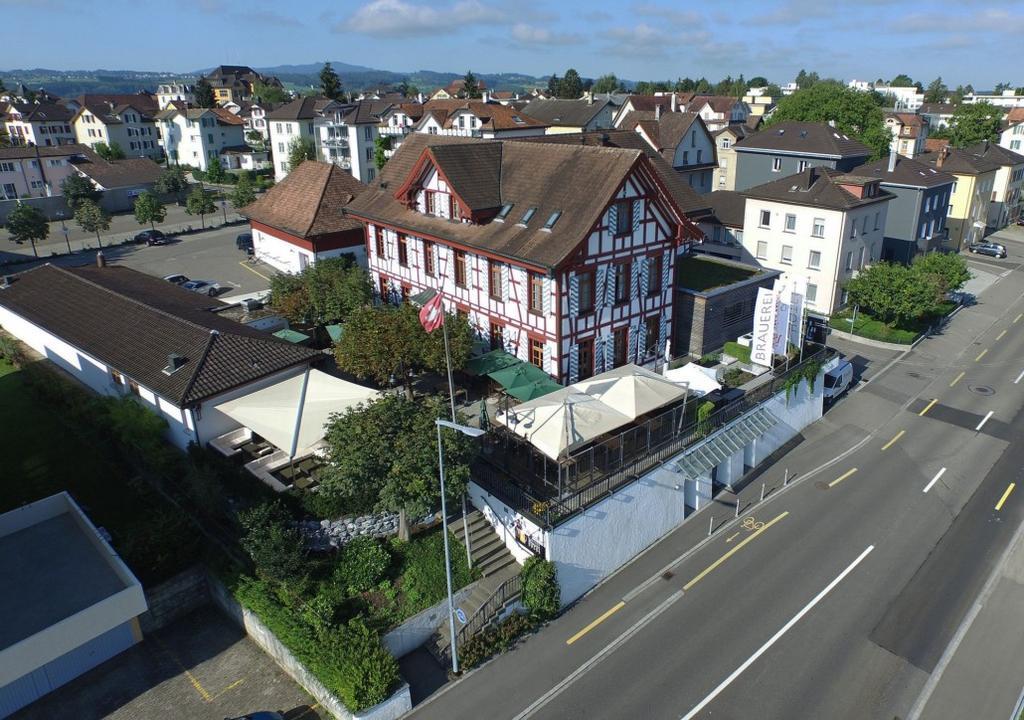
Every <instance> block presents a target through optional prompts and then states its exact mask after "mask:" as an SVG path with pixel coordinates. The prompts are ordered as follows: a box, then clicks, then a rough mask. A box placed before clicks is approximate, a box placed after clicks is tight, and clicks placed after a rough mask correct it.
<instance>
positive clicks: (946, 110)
mask: <svg viewBox="0 0 1024 720" xmlns="http://www.w3.org/2000/svg"><path fill="white" fill-rule="evenodd" d="M917 112H918V113H920V114H921V115H952V114H953V113H955V112H956V105H952V104H950V103H923V104H922V105H921V107H919V108H918V109H917Z"/></svg>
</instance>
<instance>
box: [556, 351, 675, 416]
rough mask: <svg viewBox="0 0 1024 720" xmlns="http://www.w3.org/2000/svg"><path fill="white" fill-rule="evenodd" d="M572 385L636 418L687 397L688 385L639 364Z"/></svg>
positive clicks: (616, 369)
mask: <svg viewBox="0 0 1024 720" xmlns="http://www.w3.org/2000/svg"><path fill="white" fill-rule="evenodd" d="M572 387H574V388H576V389H577V390H578V391H579V392H582V393H586V394H587V395H590V396H591V397H595V398H597V399H598V400H600V401H601V402H603V403H604V404H605V405H609V406H611V407H612V408H614V409H615V410H616V411H618V412H620V413H622V414H623V415H626V416H628V417H629V418H631V419H633V420H635V419H636V418H638V417H640V416H641V415H646V414H647V413H649V412H651V411H653V410H657V409H658V408H660V407H664V406H665V405H670V404H671V403H674V402H675V401H676V400H682V399H683V398H684V397H686V387H684V386H683V385H678V384H676V383H674V382H672V381H671V380H667V379H666V378H664V377H662V376H661V375H658V374H657V373H654V372H651V371H650V370H645V369H643V368H642V367H639V366H637V365H632V364H630V365H623V366H622V367H619V368H615V369H614V370H609V371H608V372H606V373H601V374H600V375H597V376H595V377H592V378H589V379H587V380H584V381H582V382H578V383H576V384H575V385H573V386H572Z"/></svg>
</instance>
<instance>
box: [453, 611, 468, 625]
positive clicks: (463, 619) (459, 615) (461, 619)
mask: <svg viewBox="0 0 1024 720" xmlns="http://www.w3.org/2000/svg"><path fill="white" fill-rule="evenodd" d="M455 617H457V618H458V619H459V622H460V623H462V624H463V625H465V624H466V613H465V612H463V610H462V608H455Z"/></svg>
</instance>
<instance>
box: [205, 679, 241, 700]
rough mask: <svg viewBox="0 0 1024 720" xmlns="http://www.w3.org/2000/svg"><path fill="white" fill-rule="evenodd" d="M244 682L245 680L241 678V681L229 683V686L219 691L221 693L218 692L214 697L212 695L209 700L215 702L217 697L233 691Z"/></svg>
mask: <svg viewBox="0 0 1024 720" xmlns="http://www.w3.org/2000/svg"><path fill="white" fill-rule="evenodd" d="M244 682H245V678H242V679H241V680H235V681H234V682H233V683H231V684H230V685H228V686H227V687H226V688H224V689H223V690H221V691H220V692H219V693H217V694H216V695H214V696H213V697H212V698H210V700H216V699H217V698H219V697H220V696H221V695H223V694H224V693H226V692H227V691H228V690H234V689H235V688H236V687H238V686H239V685H241V684H242V683H244Z"/></svg>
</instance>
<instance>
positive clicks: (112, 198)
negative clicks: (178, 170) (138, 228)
mask: <svg viewBox="0 0 1024 720" xmlns="http://www.w3.org/2000/svg"><path fill="white" fill-rule="evenodd" d="M75 147H78V148H81V152H79V153H78V154H76V155H72V156H71V157H70V158H68V163H69V164H70V165H71V167H72V168H73V169H74V171H75V172H76V173H78V174H79V175H81V176H82V177H85V178H88V180H89V181H90V182H92V184H93V186H95V188H96V189H97V190H101V191H102V192H103V197H101V198H100V202H99V204H100V207H102V208H103V209H104V210H106V211H107V212H125V211H127V210H131V209H132V207H134V205H135V198H137V197H138V196H139V195H141V194H142V193H144V192H147V191H151V190H153V188H154V187H155V186H156V182H157V180H159V179H160V175H161V174H162V173H163V168H161V167H160V166H159V165H157V164H156V163H155V162H153V161H152V160H150V159H149V158H125V159H124V160H104V159H103V158H101V157H100V156H99V155H97V154H96V153H94V152H92V151H91V150H87V149H85V148H82V147H81V146H80V145H77V146H75ZM70 214H71V213H70V210H69V211H68V215H69V216H70Z"/></svg>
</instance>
